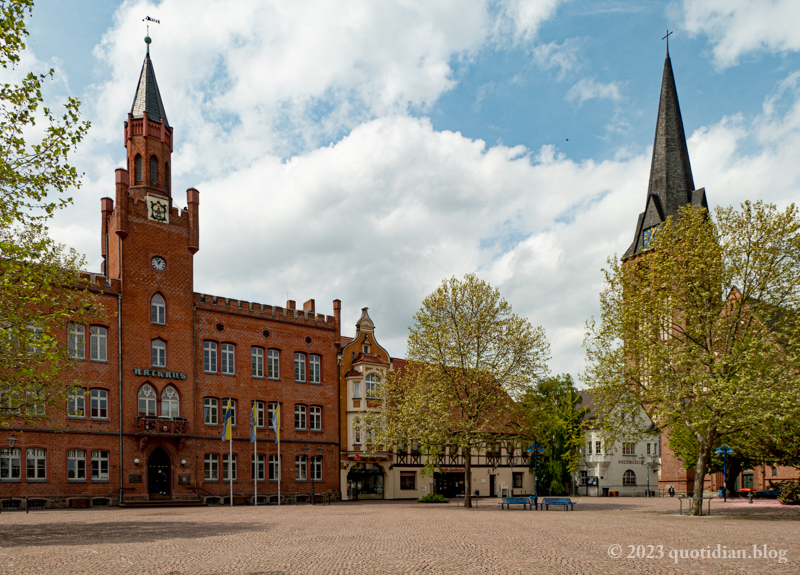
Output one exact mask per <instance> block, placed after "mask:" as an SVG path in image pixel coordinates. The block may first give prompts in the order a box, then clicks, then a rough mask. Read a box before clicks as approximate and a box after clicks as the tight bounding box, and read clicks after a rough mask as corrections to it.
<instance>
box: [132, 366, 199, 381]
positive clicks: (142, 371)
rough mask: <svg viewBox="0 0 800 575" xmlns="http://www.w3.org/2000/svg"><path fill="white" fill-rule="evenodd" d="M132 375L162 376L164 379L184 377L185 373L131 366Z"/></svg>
mask: <svg viewBox="0 0 800 575" xmlns="http://www.w3.org/2000/svg"><path fill="white" fill-rule="evenodd" d="M133 375H143V376H145V377H164V378H166V379H186V374H185V373H178V372H176V371H156V370H155V369H140V368H138V367H134V368H133Z"/></svg>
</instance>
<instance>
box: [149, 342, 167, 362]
mask: <svg viewBox="0 0 800 575" xmlns="http://www.w3.org/2000/svg"><path fill="white" fill-rule="evenodd" d="M150 348H151V350H152V353H151V356H152V357H151V361H152V364H153V367H166V366H167V344H166V343H164V342H163V341H161V340H160V339H154V340H153V342H152V343H151V344H150Z"/></svg>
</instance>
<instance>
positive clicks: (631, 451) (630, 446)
mask: <svg viewBox="0 0 800 575" xmlns="http://www.w3.org/2000/svg"><path fill="white" fill-rule="evenodd" d="M622 455H636V444H635V443H627V442H626V443H623V444H622Z"/></svg>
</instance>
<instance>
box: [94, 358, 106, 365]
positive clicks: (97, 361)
mask: <svg viewBox="0 0 800 575" xmlns="http://www.w3.org/2000/svg"><path fill="white" fill-rule="evenodd" d="M90 361H91V362H92V363H105V364H108V360H107V359H92V360H90Z"/></svg>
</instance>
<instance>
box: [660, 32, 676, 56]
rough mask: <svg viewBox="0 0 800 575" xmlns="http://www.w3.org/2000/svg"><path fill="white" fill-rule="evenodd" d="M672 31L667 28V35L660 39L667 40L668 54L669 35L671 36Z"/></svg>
mask: <svg viewBox="0 0 800 575" xmlns="http://www.w3.org/2000/svg"><path fill="white" fill-rule="evenodd" d="M674 33H675V32H670V31H669V29H667V35H666V36H664V37H663V38H661V39H662V40H666V41H667V54H669V37H670V36H672V35H673V34H674Z"/></svg>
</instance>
